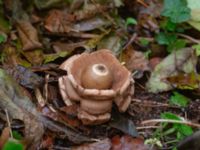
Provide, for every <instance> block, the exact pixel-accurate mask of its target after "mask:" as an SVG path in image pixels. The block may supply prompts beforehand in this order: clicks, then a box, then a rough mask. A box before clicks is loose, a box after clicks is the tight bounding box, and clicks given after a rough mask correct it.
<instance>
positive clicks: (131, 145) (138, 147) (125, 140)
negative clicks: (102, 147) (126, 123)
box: [111, 135, 150, 150]
mask: <svg viewBox="0 0 200 150" xmlns="http://www.w3.org/2000/svg"><path fill="white" fill-rule="evenodd" d="M149 149H150V147H148V146H147V145H144V140H143V139H141V138H132V137H131V136H128V135H124V136H122V137H121V138H120V137H119V136H114V137H113V138H112V148H111V150H149Z"/></svg>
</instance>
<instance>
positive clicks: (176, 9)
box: [161, 0, 191, 23]
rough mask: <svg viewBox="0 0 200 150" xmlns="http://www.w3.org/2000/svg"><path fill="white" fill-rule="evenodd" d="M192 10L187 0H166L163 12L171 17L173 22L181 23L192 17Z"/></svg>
mask: <svg viewBox="0 0 200 150" xmlns="http://www.w3.org/2000/svg"><path fill="white" fill-rule="evenodd" d="M190 11H191V10H190V9H189V8H188V7H187V2H186V1H185V0H164V9H163V11H162V13H161V14H162V15H163V16H165V17H169V18H170V21H171V22H173V23H181V22H185V21H188V20H189V19H190Z"/></svg>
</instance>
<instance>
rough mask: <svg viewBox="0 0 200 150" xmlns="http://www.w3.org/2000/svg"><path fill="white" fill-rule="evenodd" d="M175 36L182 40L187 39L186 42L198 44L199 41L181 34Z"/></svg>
mask: <svg viewBox="0 0 200 150" xmlns="http://www.w3.org/2000/svg"><path fill="white" fill-rule="evenodd" d="M177 35H178V36H180V37H183V38H185V39H187V40H189V41H191V42H193V43H196V44H200V40H197V39H195V38H193V37H191V36H189V35H185V34H182V33H178V34H177Z"/></svg>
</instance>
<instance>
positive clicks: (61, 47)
mask: <svg viewBox="0 0 200 150" xmlns="http://www.w3.org/2000/svg"><path fill="white" fill-rule="evenodd" d="M85 43H86V42H84V41H83V42H77V43H66V42H65V43H64V42H54V43H53V49H54V51H55V52H57V53H58V52H61V51H67V52H69V53H71V52H73V51H74V50H75V49H76V48H81V47H83V48H84V46H85Z"/></svg>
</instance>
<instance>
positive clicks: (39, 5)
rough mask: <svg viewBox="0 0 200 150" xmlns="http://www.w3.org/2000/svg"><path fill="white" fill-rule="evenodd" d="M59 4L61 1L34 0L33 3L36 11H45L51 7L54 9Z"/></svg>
mask: <svg viewBox="0 0 200 150" xmlns="http://www.w3.org/2000/svg"><path fill="white" fill-rule="evenodd" d="M61 2H62V0H44V1H41V0H34V3H35V5H36V7H37V8H38V9H47V8H50V7H53V6H54V7H55V6H57V5H58V4H59V3H61Z"/></svg>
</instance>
